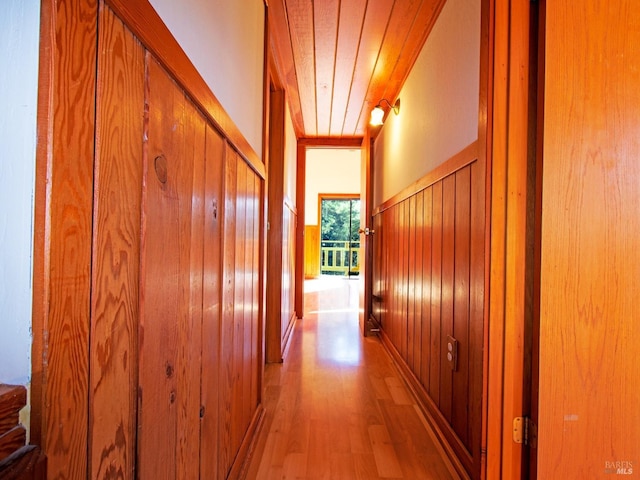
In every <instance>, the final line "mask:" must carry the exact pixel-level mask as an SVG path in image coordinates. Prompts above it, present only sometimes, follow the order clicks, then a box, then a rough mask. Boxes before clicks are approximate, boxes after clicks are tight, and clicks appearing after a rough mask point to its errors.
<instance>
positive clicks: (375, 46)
mask: <svg viewBox="0 0 640 480" xmlns="http://www.w3.org/2000/svg"><path fill="white" fill-rule="evenodd" d="M393 4H394V2H393V0H375V1H374V0H369V2H368V4H367V12H366V15H365V19H364V26H363V28H362V34H361V37H360V47H359V49H358V58H357V59H356V64H355V65H354V72H353V82H352V85H351V95H350V97H349V103H348V105H347V110H346V111H345V120H344V129H343V132H342V133H343V135H351V136H362V135H364V129H365V126H366V123H365V124H362V125H360V124H358V121H359V120H360V112H362V110H363V108H364V107H363V104H364V103H365V101H366V95H367V91H368V90H369V82H370V81H371V73H372V72H373V69H374V68H375V66H376V62H377V61H378V55H379V54H380V48H381V47H382V41H383V39H384V35H385V32H386V30H387V23H388V21H389V17H390V15H391V12H392V10H393ZM373 106H375V104H374V105H373ZM373 106H372V107H373Z"/></svg>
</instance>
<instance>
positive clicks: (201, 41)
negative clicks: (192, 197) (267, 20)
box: [149, 0, 264, 157]
mask: <svg viewBox="0 0 640 480" xmlns="http://www.w3.org/2000/svg"><path fill="white" fill-rule="evenodd" d="M149 3H151V5H152V6H153V8H154V9H155V10H156V12H158V14H159V15H160V17H161V18H162V20H163V21H164V23H165V25H167V27H168V28H169V30H170V31H171V33H172V34H173V36H174V37H175V38H176V40H177V41H178V43H179V44H180V46H181V47H182V49H183V50H184V51H185V53H186V54H187V56H188V57H189V59H190V60H191V62H192V63H193V64H194V66H195V67H196V68H197V69H198V72H200V75H202V78H204V80H205V81H206V82H207V84H208V85H209V88H211V91H212V92H213V94H214V95H215V96H216V98H217V99H218V101H220V103H221V104H222V106H223V107H224V109H225V110H226V111H227V113H228V114H229V116H230V117H231V119H232V120H233V122H234V123H235V124H236V125H237V126H238V128H239V129H240V131H241V132H242V133H243V135H244V136H245V138H246V139H247V140H248V141H249V143H250V144H251V146H252V147H253V149H254V150H255V151H256V153H257V154H258V156H260V157H262V98H263V69H264V62H263V58H264V0H242V1H236V0H233V1H229V0H181V1H176V0H150V2H149Z"/></svg>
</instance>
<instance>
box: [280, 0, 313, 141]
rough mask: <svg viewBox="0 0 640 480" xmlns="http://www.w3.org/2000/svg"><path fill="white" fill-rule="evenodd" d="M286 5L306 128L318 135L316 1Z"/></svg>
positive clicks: (293, 1)
mask: <svg viewBox="0 0 640 480" xmlns="http://www.w3.org/2000/svg"><path fill="white" fill-rule="evenodd" d="M285 5H286V15H287V18H288V21H289V38H290V41H291V50H292V51H293V62H294V68H295V71H296V77H297V79H298V89H299V91H300V106H301V109H302V118H303V121H304V128H305V132H306V134H307V135H309V136H317V135H318V123H317V113H316V93H315V89H316V78H315V42H314V31H315V29H314V25H313V21H314V20H313V1H312V0H286V2H285Z"/></svg>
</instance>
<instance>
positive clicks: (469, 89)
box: [373, 0, 480, 206]
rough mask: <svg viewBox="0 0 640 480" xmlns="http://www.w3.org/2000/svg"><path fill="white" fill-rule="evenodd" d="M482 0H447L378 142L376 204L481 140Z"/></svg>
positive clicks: (376, 146)
mask: <svg viewBox="0 0 640 480" xmlns="http://www.w3.org/2000/svg"><path fill="white" fill-rule="evenodd" d="M479 85H480V0H447V2H446V4H445V6H444V8H443V9H442V12H441V13H440V16H439V17H438V20H437V21H436V24H435V25H434V28H433V30H432V31H431V34H430V35H429V38H428V39H427V41H426V43H425V45H424V48H423V49H422V52H421V53H420V56H419V57H418V59H417V61H416V64H415V65H414V67H413V69H412V71H411V73H410V74H409V77H408V78H407V80H406V82H405V84H404V86H403V88H402V90H401V92H400V102H401V107H400V114H399V115H397V116H396V115H394V114H393V113H391V114H390V115H389V116H388V118H387V120H386V122H385V124H384V126H383V127H382V130H381V132H380V134H379V135H378V137H377V139H376V143H375V151H374V166H373V168H374V196H373V201H374V206H377V205H379V204H380V203H382V202H384V201H385V200H388V199H389V198H390V197H392V196H393V195H395V194H396V193H398V192H399V191H401V190H402V189H403V188H405V187H407V186H409V185H411V184H412V183H413V182H415V181H416V180H417V179H419V178H421V177H423V176H424V175H426V174H427V173H429V172H430V171H431V170H433V169H434V168H435V167H437V166H438V165H440V164H442V163H443V162H444V161H446V160H447V159H449V158H450V157H452V156H453V155H455V154H456V153H458V152H459V151H461V150H462V149H464V148H465V147H466V146H468V145H469V144H471V143H472V142H474V141H475V140H476V139H477V138H478V108H479V95H480V93H479V92H480V91H479V88H480V87H479Z"/></svg>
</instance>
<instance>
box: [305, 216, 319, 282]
mask: <svg viewBox="0 0 640 480" xmlns="http://www.w3.org/2000/svg"><path fill="white" fill-rule="evenodd" d="M319 276H320V226H319V225H305V227H304V278H317V277H319Z"/></svg>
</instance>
